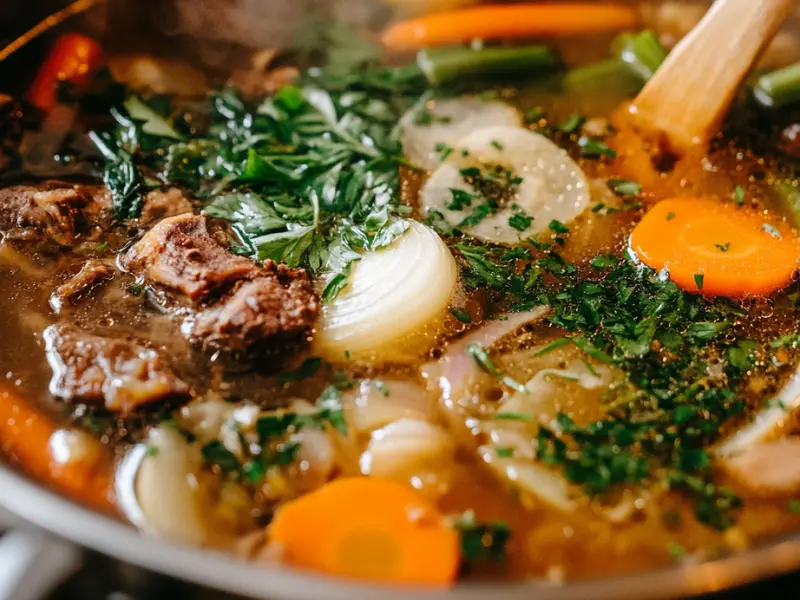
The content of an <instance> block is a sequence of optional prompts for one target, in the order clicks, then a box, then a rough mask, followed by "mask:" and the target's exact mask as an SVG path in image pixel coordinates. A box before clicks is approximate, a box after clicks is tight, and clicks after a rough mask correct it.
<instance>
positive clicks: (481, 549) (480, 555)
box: [455, 512, 511, 563]
mask: <svg viewBox="0 0 800 600" xmlns="http://www.w3.org/2000/svg"><path fill="white" fill-rule="evenodd" d="M455 528H456V529H457V530H458V532H459V534H460V536H461V557H462V559H463V560H464V561H465V562H466V563H475V562H478V561H490V562H502V561H503V560H505V558H506V545H507V544H508V540H509V539H510V538H511V529H510V528H509V527H508V525H507V524H506V523H504V522H502V521H491V522H485V523H484V522H480V521H477V520H476V518H475V514H474V513H472V512H467V513H464V514H463V515H461V516H460V517H459V518H458V519H457V520H456V521H455Z"/></svg>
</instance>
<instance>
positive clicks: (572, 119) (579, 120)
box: [558, 114, 586, 135]
mask: <svg viewBox="0 0 800 600" xmlns="http://www.w3.org/2000/svg"><path fill="white" fill-rule="evenodd" d="M585 122H586V117H584V116H583V115H577V114H576V115H570V116H569V118H568V119H567V120H566V121H564V122H563V123H562V124H561V125H559V126H558V128H559V129H560V130H561V131H562V132H563V133H566V134H567V135H569V134H571V133H575V132H576V131H577V130H578V128H579V127H580V126H581V125H583V124H584V123H585Z"/></svg>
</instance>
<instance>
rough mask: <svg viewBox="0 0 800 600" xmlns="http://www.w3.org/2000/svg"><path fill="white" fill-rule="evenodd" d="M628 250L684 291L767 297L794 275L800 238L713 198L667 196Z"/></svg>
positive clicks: (636, 230)
mask: <svg viewBox="0 0 800 600" xmlns="http://www.w3.org/2000/svg"><path fill="white" fill-rule="evenodd" d="M631 249H632V250H633V251H634V252H635V253H636V255H637V256H638V257H639V259H640V260H641V261H642V262H643V263H645V264H646V265H648V266H649V267H652V268H654V269H658V270H660V269H663V268H666V269H667V270H668V271H669V276H670V278H671V279H672V280H673V281H674V282H675V283H676V284H677V285H678V286H679V287H681V288H682V289H684V290H687V291H690V292H699V293H701V294H703V295H706V296H727V297H732V298H741V297H745V296H766V295H768V294H770V293H772V292H774V291H775V290H778V289H780V288H782V287H784V286H786V285H788V284H789V283H791V281H792V278H793V276H794V274H795V272H796V271H797V267H798V258H799V257H800V240H798V238H797V235H796V234H795V232H794V231H793V230H792V229H790V228H789V227H787V226H786V225H784V224H781V223H778V222H777V221H775V220H774V219H771V218H768V217H765V215H764V214H763V213H761V212H756V211H754V210H751V209H749V208H744V207H736V206H735V205H733V204H730V203H723V202H721V201H719V200H718V199H716V198H671V199H669V200H663V201H662V202H659V203H658V204H656V205H655V206H654V207H653V208H652V209H651V210H650V211H649V212H648V213H647V214H646V215H645V216H644V218H643V219H642V220H641V221H640V222H639V224H638V225H637V226H636V227H635V228H634V230H633V234H632V235H631Z"/></svg>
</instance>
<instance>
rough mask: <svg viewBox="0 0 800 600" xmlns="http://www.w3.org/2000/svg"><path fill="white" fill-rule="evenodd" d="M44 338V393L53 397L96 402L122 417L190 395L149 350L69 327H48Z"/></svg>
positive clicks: (184, 386) (170, 371)
mask: <svg viewBox="0 0 800 600" xmlns="http://www.w3.org/2000/svg"><path fill="white" fill-rule="evenodd" d="M44 340H45V348H46V350H47V361H48V362H49V363H50V367H51V368H52V369H53V379H52V380H51V381H50V393H52V394H53V396H55V397H56V398H61V399H63V400H70V401H83V402H88V403H93V404H99V405H102V406H104V407H105V408H106V409H108V410H110V411H113V412H119V413H122V414H124V415H125V414H130V413H131V412H133V411H134V410H135V409H136V408H138V407H140V406H143V405H145V404H149V403H152V402H156V401H158V400H165V399H172V398H174V399H186V398H189V397H190V396H191V390H190V389H189V387H188V386H187V385H186V384H185V383H184V382H183V381H181V380H180V379H179V378H178V377H176V376H175V374H174V373H173V372H172V370H171V369H170V368H169V367H168V366H167V365H166V364H164V362H163V361H162V360H161V357H160V356H159V355H158V353H156V351H155V350H151V349H149V348H145V347H144V346H140V345H138V344H135V343H133V342H130V341H127V340H122V339H115V338H106V337H100V336H96V335H92V334H89V333H86V332H85V331H82V330H80V329H78V328H77V327H73V326H71V325H52V326H50V327H48V328H47V329H46V330H45V332H44Z"/></svg>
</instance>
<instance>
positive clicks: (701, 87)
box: [629, 0, 796, 149]
mask: <svg viewBox="0 0 800 600" xmlns="http://www.w3.org/2000/svg"><path fill="white" fill-rule="evenodd" d="M795 6H796V0H717V1H716V2H714V4H713V5H712V6H711V8H710V9H709V11H708V12H707V13H706V15H705V16H704V17H703V19H702V20H701V21H700V22H699V23H698V24H697V26H696V27H695V28H694V29H693V30H692V31H691V32H690V33H689V34H688V35H687V36H686V37H684V38H683V39H682V40H681V41H680V42H679V43H678V45H677V46H675V48H674V49H673V50H672V52H670V54H669V57H668V58H667V59H666V60H665V61H664V63H663V64H662V65H661V67H660V68H659V69H658V71H657V72H656V74H655V75H654V76H653V77H652V78H651V79H650V81H649V82H648V83H647V85H645V87H644V89H643V90H642V91H641V92H640V93H639V95H638V96H637V97H636V99H635V100H634V101H633V103H632V104H631V105H630V115H629V116H630V119H631V120H632V121H633V124H634V125H635V126H636V127H637V129H639V130H640V131H642V132H643V133H645V134H647V133H655V134H659V135H661V134H665V135H666V136H667V138H668V140H669V143H670V146H672V147H673V148H675V149H687V148H689V147H691V146H693V145H697V144H706V143H707V142H708V141H709V140H710V139H711V137H713V135H714V134H715V133H716V132H717V130H718V128H719V125H720V123H721V121H722V119H723V117H724V116H725V113H726V112H727V110H728V106H729V105H730V103H731V101H732V100H733V97H734V94H735V93H736V90H737V88H738V87H739V85H740V84H741V82H742V81H743V80H744V78H745V77H746V76H747V73H748V72H749V71H750V69H751V68H752V66H753V64H755V62H756V60H757V59H758V57H759V55H760V53H761V51H762V50H763V49H764V48H765V47H766V46H767V44H768V43H769V41H770V40H771V39H772V38H773V36H774V35H775V33H776V32H777V31H778V29H779V28H780V26H781V24H782V23H783V22H784V21H785V20H786V19H787V18H788V16H789V14H790V13H791V12H792V10H793V9H794V8H795Z"/></svg>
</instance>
